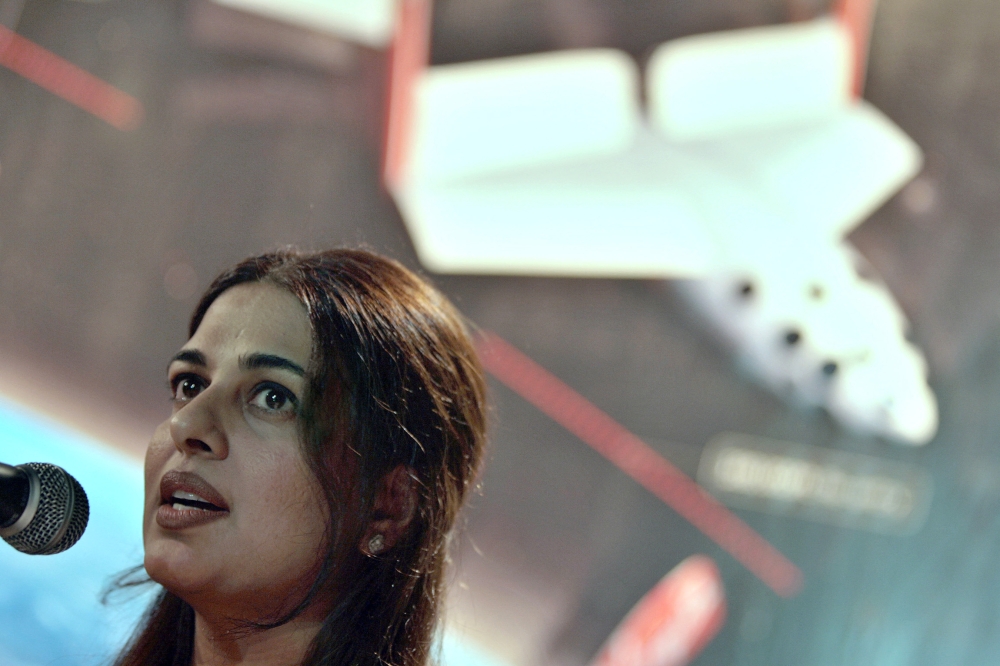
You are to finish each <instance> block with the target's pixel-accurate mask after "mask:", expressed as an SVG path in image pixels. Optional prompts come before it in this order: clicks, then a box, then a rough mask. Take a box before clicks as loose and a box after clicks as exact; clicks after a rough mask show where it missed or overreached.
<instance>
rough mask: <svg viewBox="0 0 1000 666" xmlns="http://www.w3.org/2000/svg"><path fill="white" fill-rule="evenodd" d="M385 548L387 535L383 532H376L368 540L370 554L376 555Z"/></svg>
mask: <svg viewBox="0 0 1000 666" xmlns="http://www.w3.org/2000/svg"><path fill="white" fill-rule="evenodd" d="M383 548H385V537H384V536H382V535H381V534H376V535H375V536H373V537H372V538H371V539H370V540H369V541H368V554H369V555H372V556H375V555H378V554H379V553H381V552H382V549H383Z"/></svg>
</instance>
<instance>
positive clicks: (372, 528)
mask: <svg viewBox="0 0 1000 666" xmlns="http://www.w3.org/2000/svg"><path fill="white" fill-rule="evenodd" d="M416 513H417V479H416V476H415V474H414V472H413V468H412V467H409V466H408V465H397V466H396V467H395V468H393V470H392V471H391V472H389V473H388V474H386V475H385V476H383V477H382V480H381V481H379V487H378V490H377V491H376V495H375V504H374V506H373V507H372V521H371V523H369V525H368V529H367V530H365V534H364V536H363V537H362V539H361V544H360V548H361V552H362V553H364V554H365V555H367V556H369V557H374V556H376V555H378V554H379V553H382V552H384V551H386V550H389V549H390V548H392V547H393V546H395V545H396V544H397V543H398V542H399V540H400V539H402V538H403V537H404V536H405V535H406V532H407V530H408V529H409V527H410V523H411V522H413V518H414V516H415V515H416Z"/></svg>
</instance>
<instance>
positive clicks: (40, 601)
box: [0, 400, 503, 666]
mask: <svg viewBox="0 0 1000 666" xmlns="http://www.w3.org/2000/svg"><path fill="white" fill-rule="evenodd" d="M0 462H5V463H8V464H11V465H19V464H21V463H26V462H47V463H53V464H55V465H59V466H60V467H63V468H65V469H66V471H68V472H69V473H70V474H72V475H73V476H75V477H76V478H77V479H78V480H79V481H80V484H81V485H82V486H83V487H84V488H85V489H86V491H87V497H88V498H89V500H90V523H89V525H88V526H87V531H86V532H85V533H84V535H83V537H82V538H81V539H80V541H79V542H78V543H77V545H75V546H73V547H72V548H70V549H69V550H67V551H66V552H63V553H59V554H58V555H25V554H23V553H19V552H18V551H16V550H14V549H13V548H11V547H9V546H7V545H6V544H3V543H0V571H3V573H4V575H3V577H2V578H0V580H2V582H0V665H2V666H42V665H45V666H54V665H59V666H97V665H99V664H107V663H108V662H109V661H110V660H111V659H112V658H113V656H114V655H115V654H117V652H118V650H120V649H121V647H122V645H124V643H125V641H126V640H127V639H128V636H129V635H130V634H131V632H132V629H133V628H134V627H135V625H136V622H137V620H138V618H139V616H140V615H141V614H142V611H143V610H144V609H145V608H146V605H147V604H148V603H149V600H150V598H151V596H152V594H153V593H154V592H155V586H149V588H148V589H146V590H145V591H143V592H141V593H139V594H135V593H129V594H123V595H119V598H117V599H113V600H112V602H111V603H109V604H108V605H106V606H105V605H101V603H100V601H99V600H100V597H101V593H102V591H103V590H104V589H105V588H106V586H107V584H108V583H109V581H110V580H111V579H112V578H113V577H114V576H115V575H116V574H118V573H120V572H122V571H124V570H126V569H129V568H131V567H134V566H136V565H138V564H141V563H142V505H143V480H142V468H141V465H140V464H139V462H138V461H137V460H133V459H130V458H127V457H125V456H124V455H121V454H118V453H116V452H114V451H112V450H110V449H109V448H107V447H106V446H104V445H102V444H100V443H99V442H97V441H95V440H92V439H90V438H87V437H85V436H83V435H81V434H80V433H78V432H75V431H73V430H70V429H68V428H66V427H64V426H61V425H59V424H57V423H54V422H52V421H49V420H47V419H44V418H42V417H40V416H38V415H37V414H34V413H33V412H31V411H29V410H27V409H26V408H24V407H20V406H18V405H14V404H12V403H9V402H5V401H3V400H0ZM441 664H442V666H503V665H502V664H500V662H498V661H496V660H495V659H492V658H490V657H488V656H487V655H485V654H483V653H482V652H481V651H480V650H479V649H478V648H476V647H475V646H473V645H471V644H469V643H468V642H465V641H462V640H460V639H459V638H457V637H455V636H445V638H444V641H443V647H442V655H441Z"/></svg>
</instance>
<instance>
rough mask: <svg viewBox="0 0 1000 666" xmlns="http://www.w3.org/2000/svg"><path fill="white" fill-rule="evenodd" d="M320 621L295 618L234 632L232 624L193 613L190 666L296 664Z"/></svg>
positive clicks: (280, 665)
mask: <svg viewBox="0 0 1000 666" xmlns="http://www.w3.org/2000/svg"><path fill="white" fill-rule="evenodd" d="M321 625H322V622H321V621H320V620H317V619H310V618H305V617H298V618H296V619H294V620H292V621H291V622H288V623H286V624H283V625H281V626H280V627H275V628H274V629H267V630H264V631H256V632H253V633H245V632H233V631H232V625H231V623H213V622H212V621H211V620H210V619H208V618H206V617H204V616H202V615H200V614H198V613H197V612H196V613H195V622H194V658H193V659H192V661H191V664H192V666H230V665H231V664H241V665H243V666H254V665H257V664H260V665H261V666H265V665H266V666H297V665H298V664H300V663H302V659H303V658H304V657H305V655H306V651H307V650H308V649H309V645H310V643H312V640H313V638H315V637H316V634H317V632H319V629H320V626H321Z"/></svg>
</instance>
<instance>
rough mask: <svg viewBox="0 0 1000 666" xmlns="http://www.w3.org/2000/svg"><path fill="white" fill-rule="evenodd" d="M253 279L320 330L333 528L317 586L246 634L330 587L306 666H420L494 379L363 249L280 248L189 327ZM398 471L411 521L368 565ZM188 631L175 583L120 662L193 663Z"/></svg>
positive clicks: (452, 321)
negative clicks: (300, 309) (381, 487)
mask: <svg viewBox="0 0 1000 666" xmlns="http://www.w3.org/2000/svg"><path fill="white" fill-rule="evenodd" d="M252 282H267V283H270V284H274V285H277V286H279V287H281V288H283V289H286V290H287V291H289V292H290V293H292V294H293V295H294V296H296V297H297V298H298V299H299V300H300V301H301V302H302V303H303V305H305V307H306V310H307V312H308V315H309V320H310V323H311V324H312V331H313V341H314V342H313V345H314V347H313V353H312V359H311V361H310V365H309V368H310V370H309V376H308V387H307V390H306V395H305V397H304V400H303V407H302V411H301V418H300V427H301V441H302V446H303V451H304V453H305V458H306V459H307V461H308V462H309V464H310V466H311V469H312V471H313V473H314V475H315V476H316V478H317V479H318V480H319V482H320V486H321V487H322V488H323V489H324V492H325V494H326V501H327V503H328V505H329V507H330V516H331V524H330V525H329V526H328V539H327V543H328V546H327V550H326V552H325V553H323V554H320V557H321V566H320V567H319V569H318V574H317V575H316V577H315V579H314V580H312V581H305V585H304V589H305V588H307V590H306V592H305V593H304V594H303V595H300V596H301V598H300V599H298V600H296V601H295V602H294V603H293V604H292V608H291V609H290V610H287V611H286V612H284V613H283V614H282V615H281V616H280V617H276V618H262V619H261V620H260V621H255V622H253V623H252V625H253V626H251V627H249V628H248V629H249V630H252V631H262V630H267V629H268V628H270V627H274V626H278V625H280V624H283V623H285V622H288V621H290V620H291V619H292V618H294V617H295V616H297V615H298V614H299V613H301V612H302V611H303V610H305V609H306V608H308V607H310V605H311V604H312V603H313V602H314V601H315V600H316V599H317V598H326V597H328V596H329V595H330V594H331V593H332V591H334V590H335V595H336V596H335V602H334V603H333V606H332V610H331V611H330V612H329V613H328V615H327V616H326V619H325V621H324V622H323V625H322V627H321V629H320V631H319V633H318V634H317V636H316V638H315V639H314V641H313V643H312V646H311V647H310V649H309V651H308V652H307V655H306V657H305V659H304V660H303V662H302V664H303V666H318V665H321V664H322V665H336V666H368V665H371V666H375V665H391V666H424V664H426V663H427V661H428V657H429V655H430V651H431V647H432V644H433V638H434V633H435V628H436V625H437V618H438V613H439V606H440V601H441V596H442V593H443V583H444V570H445V564H446V559H447V548H448V536H449V533H450V531H451V528H452V525H453V524H454V522H455V518H456V516H457V513H458V511H459V509H460V508H461V506H462V504H463V503H464V500H465V498H466V496H467V494H468V492H469V490H470V488H471V486H472V485H473V484H474V482H475V480H476V477H477V474H478V472H479V467H480V464H481V460H482V453H483V446H484V440H485V426H486V417H485V382H484V379H483V373H482V369H481V367H480V365H479V361H478V359H477V357H476V354H475V350H474V348H473V346H472V344H471V342H470V340H469V336H468V333H467V331H466V328H465V326H464V324H463V322H462V318H461V317H460V315H459V314H458V313H457V312H456V310H455V309H454V308H453V307H452V305H451V304H450V303H449V302H448V301H447V300H446V299H445V298H444V296H442V295H441V294H440V293H439V292H437V291H436V290H435V289H433V288H432V287H430V286H429V285H428V284H427V283H426V282H424V281H423V280H421V279H420V278H418V277H417V276H415V275H414V274H413V273H411V272H410V271H408V270H407V269H405V268H404V267H402V266H401V265H400V264H398V263H397V262H395V261H392V260H389V259H386V258H383V257H380V256H378V255H376V254H373V253H371V252H366V251H362V250H329V251H325V252H315V253H301V252H297V251H293V250H282V251H277V252H271V253H268V254H264V255H261V256H258V257H252V258H250V259H246V260H244V261H242V262H240V263H239V264H238V265H236V266H234V267H233V268H231V269H229V270H227V271H225V272H224V273H222V274H221V275H219V277H217V278H216V279H215V281H214V282H213V283H212V284H211V285H210V286H209V288H208V290H207V291H206V292H205V294H204V296H202V298H201V301H200V302H199V303H198V306H197V307H196V308H195V311H194V314H193V316H192V317H191V324H190V329H189V334H190V335H192V336H193V335H194V333H195V331H196V330H197V329H198V326H199V325H200V324H201V321H202V318H203V317H204V316H205V313H206V312H207V311H208V308H209V307H210V306H211V304H212V303H213V302H214V301H215V299H216V298H218V297H219V295H220V294H222V293H223V292H224V291H226V290H227V289H229V288H231V287H233V286H235V285H238V284H243V283H252ZM345 457H346V458H345ZM348 458H349V464H347V465H344V464H343V463H344V461H345V459H348ZM401 464H402V465H407V466H409V467H410V468H411V469H412V472H413V476H414V477H415V479H416V483H417V485H418V504H417V511H416V516H415V518H414V519H413V521H412V523H411V524H410V526H409V531H408V534H407V537H406V538H404V539H402V540H401V541H400V542H399V543H397V544H396V545H395V546H394V547H393V548H391V549H389V550H388V551H386V552H385V553H384V554H380V555H378V556H377V557H365V556H364V555H362V554H361V552H360V550H359V549H358V544H359V543H360V540H361V538H362V535H363V534H364V532H365V529H366V527H367V525H368V523H369V521H370V520H372V518H373V516H372V507H373V503H374V498H375V493H376V490H377V487H378V483H379V481H380V480H381V479H382V478H383V477H384V476H385V475H386V474H387V473H388V472H389V471H391V470H393V469H394V468H396V467H397V466H398V465H401ZM345 469H347V470H349V472H348V473H345V472H344V470H345ZM348 507H350V509H349V510H348ZM193 632H194V612H193V610H192V608H191V607H190V606H189V605H188V604H187V603H185V602H184V601H183V600H181V599H179V598H178V597H176V596H175V595H173V594H171V593H170V592H168V591H166V590H164V591H163V592H161V593H160V595H159V596H158V597H157V598H156V600H155V601H154V602H153V604H152V605H151V607H150V608H149V610H148V611H147V613H146V615H145V617H144V619H143V621H142V622H141V624H140V626H139V628H138V629H137V630H136V633H135V635H134V636H133V638H132V640H131V641H130V642H129V645H128V646H127V647H126V649H125V651H124V652H123V653H122V655H121V656H120V657H119V658H118V660H117V661H116V662H115V664H116V666H139V665H142V666H182V665H183V666H189V664H190V663H191V658H192V644H193Z"/></svg>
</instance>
